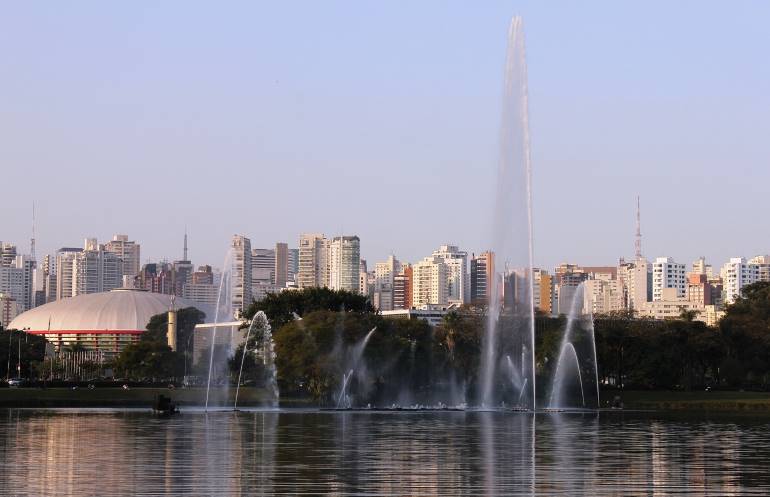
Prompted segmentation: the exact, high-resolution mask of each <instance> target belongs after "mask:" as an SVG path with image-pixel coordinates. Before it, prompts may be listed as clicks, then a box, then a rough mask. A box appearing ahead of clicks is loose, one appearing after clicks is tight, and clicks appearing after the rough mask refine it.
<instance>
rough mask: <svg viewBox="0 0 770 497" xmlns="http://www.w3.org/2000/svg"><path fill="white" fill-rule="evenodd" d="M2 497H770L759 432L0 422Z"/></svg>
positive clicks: (227, 420) (271, 422)
mask: <svg viewBox="0 0 770 497" xmlns="http://www.w3.org/2000/svg"><path fill="white" fill-rule="evenodd" d="M0 464H1V465H2V468H3V469H2V471H0V495H36V496H37V495H54V494H56V495H73V496H75V495H77V496H80V495H107V494H112V495H235V496H238V495H244V496H245V495H277V494H301V493H305V494H328V495H351V494H362V493H373V494H380V495H428V496H431V495H432V496H438V495H441V496H443V495H469V494H475V495H522V496H534V495H538V496H539V495H608V496H615V495H646V496H662V495H672V494H677V493H684V492H687V493H688V494H690V495H728V496H729V495H769V494H770V475H768V472H767V467H769V466H770V429H768V427H767V425H766V423H763V422H750V421H747V420H741V421H740V422H716V421H712V422H705V421H701V420H698V421H692V420H690V421H688V420H680V419H664V418H663V417H660V416H658V417H655V416H653V415H644V414H633V413H613V414H606V413H602V414H597V413H583V414H574V413H541V414H537V415H533V414H526V413H503V412H441V413H397V412H393V413H376V412H346V413H324V412H296V411H295V412H283V413H277V412H220V413H210V414H208V415H206V414H203V413H185V414H183V415H181V416H177V417H172V418H167V419H163V418H156V417H153V416H151V415H149V414H147V413H144V412H131V411H126V412H109V411H28V410H5V411H0Z"/></svg>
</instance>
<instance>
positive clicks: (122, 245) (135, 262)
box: [104, 235, 141, 281]
mask: <svg viewBox="0 0 770 497" xmlns="http://www.w3.org/2000/svg"><path fill="white" fill-rule="evenodd" d="M104 250H105V251H107V252H112V253H113V254H115V255H116V256H118V257H119V258H120V259H122V260H123V274H122V275H121V278H122V277H125V278H124V279H125V280H126V281H132V280H133V279H134V278H135V277H136V275H138V274H139V266H140V261H141V253H140V252H141V249H140V246H139V244H138V243H136V242H135V241H129V239H128V235H114V236H113V237H112V240H110V241H109V242H107V243H106V244H105V245H104Z"/></svg>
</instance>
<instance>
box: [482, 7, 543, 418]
mask: <svg viewBox="0 0 770 497" xmlns="http://www.w3.org/2000/svg"><path fill="white" fill-rule="evenodd" d="M502 107H503V112H502V119H501V125H500V155H499V163H498V172H497V192H496V200H495V212H494V217H493V226H492V230H493V240H494V242H493V246H492V250H493V252H494V259H493V268H491V271H490V273H491V274H495V275H497V274H498V273H499V271H498V269H497V268H503V269H504V271H503V273H502V277H501V278H500V279H498V277H497V276H496V277H494V278H492V281H491V282H489V283H490V286H491V291H490V295H489V311H488V315H487V323H486V332H485V336H484V340H483V351H482V357H481V384H480V393H481V395H480V398H479V399H478V400H479V403H480V404H481V405H482V406H485V407H494V406H497V405H499V404H500V403H501V402H506V401H508V402H514V403H515V402H519V403H520V404H521V406H522V407H524V408H527V409H534V408H535V407H536V406H535V374H534V373H535V357H534V342H535V340H534V336H535V326H534V300H533V284H532V257H533V247H532V192H531V176H532V167H531V160H530V144H529V116H528V94H527V65H526V57H525V48H524V31H523V25H522V20H521V18H520V17H514V18H513V19H512V21H511V25H510V29H509V33H508V53H507V58H506V65H505V83H504V86H503V103H502ZM506 355H508V356H509V357H510V361H511V369H512V370H513V369H515V370H516V371H518V372H519V374H520V377H521V388H520V389H519V391H518V392H514V393H511V394H509V395H508V398H507V399H506V398H504V397H505V394H504V391H505V386H506V384H507V383H508V382H509V381H510V379H506V375H505V374H504V371H502V368H501V367H500V363H501V360H502V359H503V357H505V356H506ZM525 380H526V383H525V382H524V381H525ZM524 388H526V390H524Z"/></svg>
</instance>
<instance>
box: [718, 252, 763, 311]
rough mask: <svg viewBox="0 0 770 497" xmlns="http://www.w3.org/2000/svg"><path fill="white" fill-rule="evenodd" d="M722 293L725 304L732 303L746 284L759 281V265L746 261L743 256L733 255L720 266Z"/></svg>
mask: <svg viewBox="0 0 770 497" xmlns="http://www.w3.org/2000/svg"><path fill="white" fill-rule="evenodd" d="M720 275H721V276H722V285H723V286H722V295H723V297H724V303H725V304H732V303H733V302H735V299H736V297H739V296H740V295H741V290H742V289H743V287H745V286H746V285H751V284H752V283H756V282H757V281H759V277H760V266H759V265H757V264H752V263H750V262H746V259H744V258H743V257H733V258H731V259H730V261H729V262H727V263H725V265H724V266H722V270H721V271H720Z"/></svg>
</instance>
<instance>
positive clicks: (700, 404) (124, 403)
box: [0, 387, 770, 414]
mask: <svg viewBox="0 0 770 497" xmlns="http://www.w3.org/2000/svg"><path fill="white" fill-rule="evenodd" d="M157 395H165V396H166V397H170V398H171V399H172V401H173V402H174V403H175V404H177V405H178V406H179V407H181V408H184V407H192V406H201V405H202V404H203V403H204V401H205V397H206V389H205V388H200V387H196V388H176V389H169V388H163V387H132V388H130V389H128V390H124V389H123V388H120V387H97V388H94V389H88V388H84V387H80V388H77V389H75V390H73V389H72V388H62V387H60V388H45V389H43V388H35V387H30V388H2V389H0V408H67V407H73V408H83V407H92V408H100V407H103V408H122V407H125V408H137V407H138V408H150V407H151V406H152V405H153V403H154V401H155V398H156V396H157ZM616 395H617V396H619V397H620V399H621V401H622V402H623V407H624V409H625V410H644V411H669V412H670V411H681V412H704V413H708V412H754V413H759V414H764V413H767V414H770V392H740V391H709V392H706V391H697V392H696V391H690V392H686V391H667V390H651V391H643V390H625V391H616V390H605V391H603V392H601V399H602V401H601V402H602V405H601V409H602V410H604V409H606V408H607V407H609V403H611V402H612V399H614V397H615V396H616ZM210 399H212V401H213V403H214V404H215V405H220V406H221V405H227V406H230V405H233V403H234V400H235V388H228V389H221V388H216V389H212V390H211V392H210ZM269 404H270V394H269V393H268V392H267V390H265V389H262V388H254V387H241V388H240V391H239V394H238V406H240V407H244V408H248V407H265V406H268V405H269ZM280 407H317V406H316V405H315V404H314V403H313V402H312V401H311V400H310V399H307V398H297V397H289V398H282V399H281V400H280ZM619 412H622V410H619Z"/></svg>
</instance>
